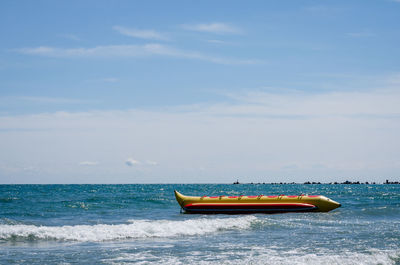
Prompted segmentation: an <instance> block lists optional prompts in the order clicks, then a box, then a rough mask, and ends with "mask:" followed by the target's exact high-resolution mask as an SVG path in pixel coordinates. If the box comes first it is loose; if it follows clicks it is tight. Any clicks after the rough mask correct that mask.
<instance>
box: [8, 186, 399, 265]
mask: <svg viewBox="0 0 400 265" xmlns="http://www.w3.org/2000/svg"><path fill="white" fill-rule="evenodd" d="M174 190H178V191H179V192H181V193H182V194H184V195H193V196H203V195H208V196H212V195H215V196H217V195H260V194H263V195H280V194H285V195H299V194H309V195H325V196H327V197H328V198H331V199H333V200H335V201H337V202H339V203H341V204H342V207H340V208H337V209H335V210H333V211H331V212H327V213H317V212H315V213H312V212H309V213H285V214H249V215H195V214H184V213H181V211H180V206H179V205H178V203H177V202H176V200H175V197H174ZM0 264H185V265H187V264H274V265H275V264H400V185H382V184H380V185H378V184H377V185H367V184H360V185H356V184H354V185H344V184H338V185H333V184H332V185H329V184H314V185H313V184H311V185H304V184H284V185H279V184H238V185H233V184H185V185H183V184H132V185H125V184H124V185H0Z"/></svg>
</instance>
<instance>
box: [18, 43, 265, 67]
mask: <svg viewBox="0 0 400 265" xmlns="http://www.w3.org/2000/svg"><path fill="white" fill-rule="evenodd" d="M15 51H16V52H19V53H22V54H29V55H40V56H47V57H56V58H130V57H148V56H156V55H158V56H169V57H175V58H183V59H193V60H201V61H207V62H211V63H217V64H232V65H235V64H237V65H239V64H258V63H262V61H260V60H256V59H236V58H226V57H220V56H214V55H209V54H204V53H201V52H197V51H187V50H180V49H176V48H173V47H170V46H166V45H161V44H154V43H152V44H145V45H110V46H96V47H93V48H70V49H68V48H56V47H47V46H40V47H35V48H21V49H16V50H15Z"/></svg>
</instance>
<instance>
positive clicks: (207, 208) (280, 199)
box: [174, 190, 341, 214]
mask: <svg viewBox="0 0 400 265" xmlns="http://www.w3.org/2000/svg"><path fill="white" fill-rule="evenodd" d="M174 192H175V197H176V200H177V201H178V203H179V205H180V206H181V208H182V210H183V211H184V212H185V213H199V214H220V213H223V214H248V213H286V212H329V211H332V210H334V209H336V208H338V207H340V206H341V204H340V203H338V202H336V201H334V200H331V199H329V198H327V197H325V196H322V195H303V194H302V195H289V196H286V195H274V196H265V195H257V196H243V195H242V196H224V195H222V196H211V197H210V196H202V197H194V196H185V195H182V194H181V193H179V192H178V191H176V190H175V191H174Z"/></svg>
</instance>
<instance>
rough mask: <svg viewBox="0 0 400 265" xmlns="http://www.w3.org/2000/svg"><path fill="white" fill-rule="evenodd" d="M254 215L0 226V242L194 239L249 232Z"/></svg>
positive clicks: (254, 218)
mask: <svg viewBox="0 0 400 265" xmlns="http://www.w3.org/2000/svg"><path fill="white" fill-rule="evenodd" d="M254 220H256V217H254V216H245V217H238V218H219V219H208V218H200V219H190V220H184V221H171V220H157V221H150V220H130V224H118V225H108V224H97V225H74V226H35V225H0V240H6V241H8V240H13V241H25V240H29V241H34V240H60V241H80V242H86V241H94V242H95V241H111V240H123V239H131V238H148V237H176V236H195V235H203V234H208V233H213V232H217V231H223V230H231V229H239V230H242V229H248V228H250V226H251V224H252V222H253V221H254Z"/></svg>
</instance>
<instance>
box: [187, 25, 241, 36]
mask: <svg viewBox="0 0 400 265" xmlns="http://www.w3.org/2000/svg"><path fill="white" fill-rule="evenodd" d="M182 28H184V29H186V30H192V31H200V32H209V33H217V34H222V33H230V34H238V33H241V30H240V29H239V28H237V27H234V26H231V25H229V24H226V23H219V22H215V23H204V24H185V25H182Z"/></svg>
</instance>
